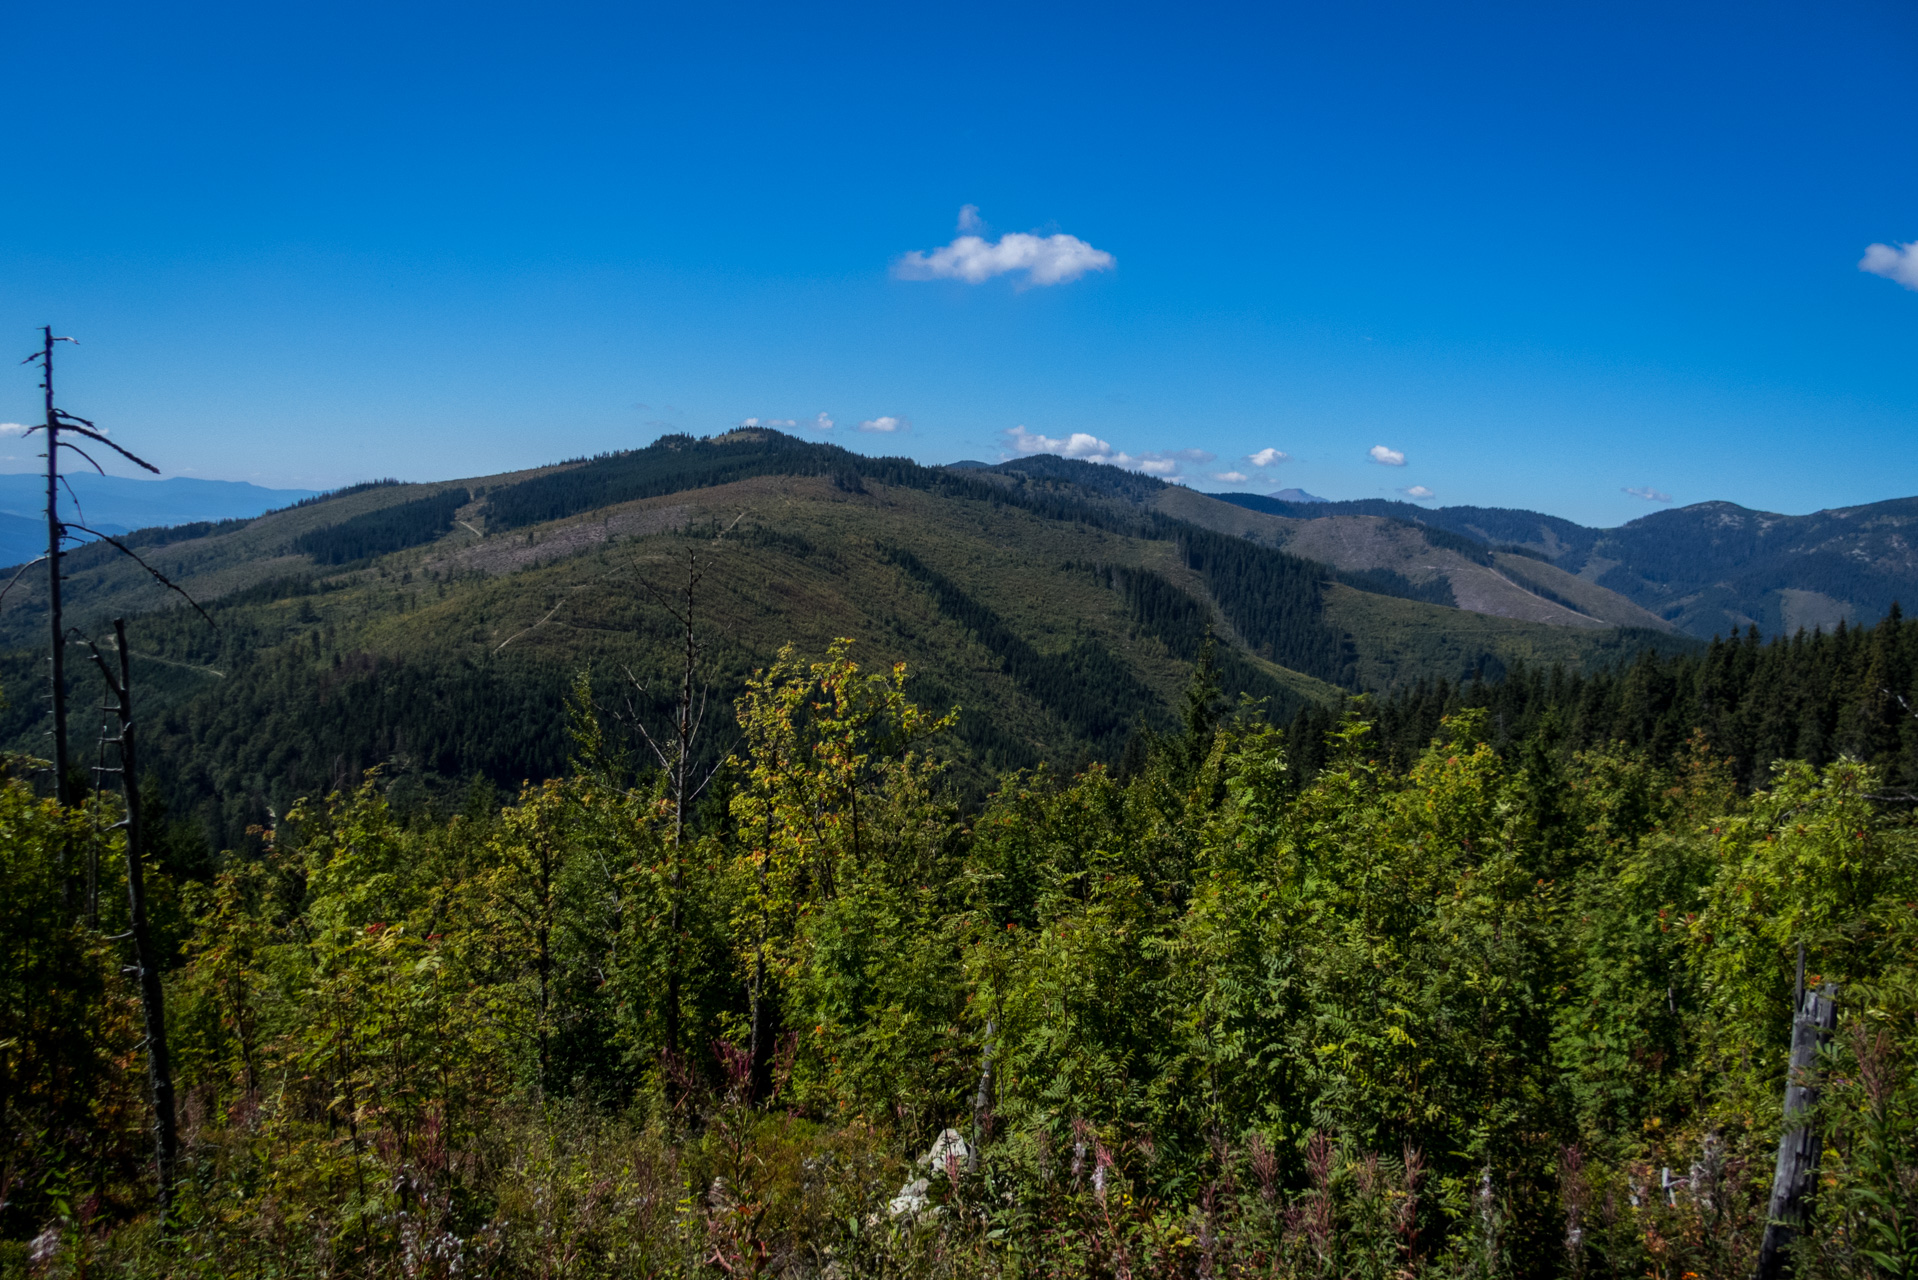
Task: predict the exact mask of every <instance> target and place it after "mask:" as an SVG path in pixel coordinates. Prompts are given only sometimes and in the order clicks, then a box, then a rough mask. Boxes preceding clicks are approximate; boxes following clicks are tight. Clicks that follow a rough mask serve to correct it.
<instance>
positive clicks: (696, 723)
mask: <svg viewBox="0 0 1918 1280" xmlns="http://www.w3.org/2000/svg"><path fill="white" fill-rule="evenodd" d="M745 517H746V513H745V512H744V511H742V512H740V513H739V515H738V516H736V517H734V519H733V522H732V524H729V525H727V526H726V527H725V528H724V529H722V530H720V532H719V533H718V535H717V536H715V537H714V538H713V542H714V544H717V543H718V542H720V541H721V540H722V539H723V538H725V536H726V535H727V534H728V533H731V532H732V531H733V529H734V528H735V527H737V526H738V524H739V522H740V521H741V520H743V519H745ZM633 567H634V573H635V576H636V577H637V578H638V579H639V584H640V586H641V587H643V588H644V589H645V590H646V593H647V594H648V595H650V596H651V597H652V598H653V601H654V603H656V604H658V605H659V606H660V607H661V608H662V609H664V610H665V611H666V612H667V614H668V615H669V616H670V617H671V618H672V619H673V622H674V623H675V625H676V627H677V629H678V631H679V633H680V636H681V645H680V671H679V690H678V696H677V698H676V700H675V705H674V708H673V718H672V721H671V723H670V725H669V726H668V728H667V729H666V731H664V732H662V733H660V734H658V735H655V734H654V733H653V731H652V730H650V729H648V728H647V727H646V721H645V719H644V717H642V716H641V715H640V714H639V713H638V711H637V710H636V709H634V708H632V706H631V703H630V702H629V703H628V709H629V710H628V714H629V717H630V719H631V720H632V722H633V726H634V727H635V728H636V729H638V730H639V734H640V736H641V737H642V738H644V739H645V740H646V745H647V746H648V747H649V748H651V749H652V753H653V758H654V759H656V760H657V761H658V762H659V767H660V769H661V770H662V771H663V772H664V774H665V780H666V795H667V798H668V800H669V801H670V803H671V804H672V813H673V834H672V854H671V862H670V867H669V870H668V873H667V886H668V892H669V894H670V902H669V904H668V909H667V929H668V940H667V953H666V1052H667V1054H668V1055H673V1054H677V1053H678V1052H679V1041H680V1026H679V1005H680V970H681V968H682V967H683V966H682V964H681V962H680V941H681V936H680V935H681V934H682V933H684V932H685V905H686V859H685V843H686V819H687V816H688V811H689V810H690V808H691V807H692V806H693V805H694V804H696V803H698V800H699V796H700V794H701V793H702V792H704V791H705V789H706V786H707V784H708V783H710V782H711V781H712V780H713V778H714V777H715V776H717V775H718V773H719V770H720V768H721V767H722V766H723V764H724V762H725V756H724V755H723V754H722V755H721V757H720V761H719V763H717V764H714V765H713V766H712V767H711V768H710V769H708V770H706V773H705V776H704V777H703V778H695V777H694V774H695V772H696V765H695V750H696V748H697V746H698V743H699V737H700V733H701V731H702V730H703V729H704V728H705V723H706V703H707V698H708V695H709V694H710V693H711V692H712V681H711V679H710V673H708V672H707V671H706V670H705V655H706V642H705V641H704V640H702V639H701V638H700V633H699V627H698V617H697V610H698V604H699V584H700V582H701V581H702V580H703V579H704V578H705V576H706V563H705V562H704V561H703V560H702V559H701V557H700V555H699V551H698V548H697V547H689V548H687V551H686V582H685V585H684V586H683V587H680V588H676V589H674V590H673V591H670V592H668V591H663V590H661V589H660V588H659V587H657V586H655V585H654V584H653V582H652V580H651V579H650V578H648V577H647V576H646V575H645V574H644V573H641V572H639V567H638V565H637V564H635V565H634V566H633ZM626 679H627V681H628V683H630V684H631V685H632V686H633V687H634V688H635V689H637V690H638V691H640V692H642V693H643V692H645V691H646V685H645V684H644V683H643V682H642V681H640V680H639V679H638V678H637V677H636V676H634V675H633V673H632V671H631V670H630V669H628V670H627V671H626Z"/></svg>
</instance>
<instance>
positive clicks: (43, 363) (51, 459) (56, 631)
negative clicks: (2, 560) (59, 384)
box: [0, 325, 213, 808]
mask: <svg viewBox="0 0 1918 1280" xmlns="http://www.w3.org/2000/svg"><path fill="white" fill-rule="evenodd" d="M40 336H41V343H40V349H39V350H38V351H36V352H34V353H33V354H32V355H30V356H28V357H27V358H26V360H25V361H23V362H22V363H37V364H39V366H40V387H41V389H42V390H43V391H44V392H45V393H46V414H47V418H46V421H45V422H44V423H42V424H40V425H39V426H36V427H30V428H28V430H27V434H28V435H32V434H33V433H34V432H35V431H44V432H46V433H47V512H46V514H47V554H46V557H45V559H46V562H47V633H48V643H47V665H48V668H49V677H50V679H49V688H48V692H49V694H50V701H51V702H52V712H53V792H54V796H55V797H56V798H57V799H58V800H59V802H60V804H61V806H62V807H63V808H64V807H65V806H67V805H69V804H71V803H72V802H73V787H72V784H71V781H70V780H69V779H68V777H67V769H68V767H69V764H70V760H69V758H68V754H67V658H66V654H67V631H66V616H65V613H64V611H63V609H62V607H61V601H60V561H61V557H62V555H63V552H62V551H61V546H62V544H64V543H65V542H66V539H67V531H68V530H69V529H78V530H79V531H80V532H82V533H89V534H92V535H93V536H94V537H96V538H98V539H100V540H101V541H102V542H107V543H111V544H112V545H113V546H114V547H116V548H118V549H119V550H120V551H121V552H122V553H123V554H125V555H128V556H131V557H132V558H133V560H134V561H135V563H137V564H138V565H139V566H140V567H141V568H142V569H145V570H146V571H147V572H148V573H150V574H152V575H153V577H154V578H155V579H156V580H158V581H159V583H160V585H161V586H164V587H166V588H167V589H169V590H171V591H178V592H179V593H180V594H181V595H182V596H186V600H187V603H188V604H191V605H192V606H193V607H194V608H195V609H199V612H200V616H201V617H202V618H206V610H204V609H200V605H199V602H198V601H196V600H194V599H193V597H192V596H188V595H187V594H186V592H184V591H180V588H179V587H177V586H175V585H174V584H173V583H172V582H171V581H169V580H168V579H167V576H166V575H165V574H163V573H161V572H160V571H159V570H158V569H155V568H154V567H153V566H152V565H150V564H148V563H147V562H146V561H145V560H142V559H140V557H139V556H138V555H136V554H135V553H134V552H133V551H131V550H130V549H128V547H127V546H126V544H125V543H123V542H121V541H120V540H119V539H118V538H113V537H109V536H108V535H107V534H104V533H102V532H100V531H99V530H98V529H89V528H88V527H87V526H86V525H84V524H82V523H80V522H79V521H77V520H63V519H61V518H60V486H61V485H63V484H65V483H66V480H65V478H64V477H63V476H61V474H60V450H62V449H71V450H72V451H73V452H75V453H77V454H79V455H80V456H81V457H82V458H84V459H85V460H86V462H87V464H88V465H89V466H91V467H92V468H93V469H94V470H95V471H98V472H99V473H100V474H101V475H103V476H104V475H105V474H106V470H105V469H104V468H102V467H101V466H100V464H99V463H98V462H96V461H94V459H93V455H91V454H89V453H88V452H87V451H86V450H85V449H84V448H82V447H81V446H79V445H77V444H75V443H73V441H71V440H62V439H61V438H60V434H61V433H62V432H66V433H67V434H69V435H74V436H79V437H82V438H84V439H86V440H89V441H91V442H93V443H94V444H97V445H101V446H103V447H105V448H108V449H111V450H113V451H114V452H115V453H117V454H119V455H120V456H121V457H122V458H125V459H126V460H127V461H128V462H131V463H133V464H134V465H135V466H137V467H141V468H144V469H145V470H147V471H151V472H152V473H153V474H154V475H156V476H157V475H159V474H160V468H158V467H156V466H154V465H153V464H152V463H151V462H148V461H147V460H146V459H145V458H142V457H139V456H137V455H135V454H132V453H129V452H128V451H127V450H125V449H122V448H121V447H120V446H119V445H117V444H115V443H113V441H111V440H109V439H107V437H106V436H105V435H104V434H102V433H101V431H100V429H99V428H98V427H96V426H94V424H93V423H92V422H91V421H89V420H88V419H86V418H82V417H80V416H79V415H78V414H73V413H68V412H67V411H66V410H65V409H62V408H60V407H59V406H58V405H56V404H55V403H54V400H53V344H54V343H56V342H72V343H75V344H76V345H77V344H78V342H79V339H77V338H56V337H54V335H53V329H52V327H51V326H48V325H42V326H41V327H40ZM67 493H68V495H69V496H71V495H72V494H73V489H72V486H70V485H69V486H68V488H67ZM74 506H75V509H76V514H77V513H78V507H79V503H78V502H77V501H76V502H75V504H74ZM81 518H82V519H84V518H85V517H84V516H82V517H81ZM24 571H25V569H24V568H23V569H22V572H24ZM14 581H15V582H17V581H19V575H18V574H16V575H15V576H14ZM12 587H13V583H12V582H9V583H8V584H7V589H8V590H11V589H12ZM5 594H6V593H5V591H0V596H4V595H5ZM212 621H213V619H211V618H207V622H208V623H209V624H210V623H211V622H212Z"/></svg>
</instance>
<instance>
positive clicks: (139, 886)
mask: <svg viewBox="0 0 1918 1280" xmlns="http://www.w3.org/2000/svg"><path fill="white" fill-rule="evenodd" d="M113 641H114V648H115V649H116V650H117V652H118V655H119V663H118V666H119V676H118V678H117V679H116V678H115V676H114V672H113V669H112V668H111V667H109V666H108V665H107V660H106V658H105V657H104V656H103V655H102V654H101V652H100V647H99V646H98V645H96V644H93V643H92V642H91V641H89V642H88V647H89V648H90V649H92V651H93V662H94V665H95V666H97V667H99V668H100V676H101V678H102V679H104V680H105V681H106V685H107V692H108V693H109V694H110V695H111V698H112V701H111V702H109V703H108V704H107V706H106V707H105V708H103V709H104V710H106V711H107V712H109V713H110V714H112V715H113V717H114V719H115V721H116V722H117V727H118V730H119V732H118V734H117V735H116V736H114V737H112V738H109V739H107V742H108V744H109V745H111V746H114V747H117V748H118V750H119V757H120V763H119V767H118V768H106V767H104V766H102V767H101V772H102V773H108V774H117V775H118V776H119V779H120V796H121V798H122V800H123V801H124V803H125V806H126V813H125V816H124V817H122V818H121V819H120V822H119V824H118V825H119V826H121V827H123V828H124V829H125V830H126V837H127V839H126V861H127V910H128V914H129V916H130V917H131V928H130V929H129V933H130V935H131V937H132V939H133V966H132V968H131V969H130V970H129V972H130V974H131V976H132V977H133V979H134V981H135V982H136V984H137V985H138V986H139V989H140V1012H141V1014H142V1017H143V1021H144V1024H145V1031H146V1054H147V1091H148V1093H149V1095H150V1097H151V1100H152V1103H153V1163H154V1168H155V1170H156V1171H157V1173H158V1175H159V1184H160V1224H161V1226H162V1228H164V1227H165V1225H166V1220H167V1215H168V1214H169V1213H170V1212H171V1210H172V1207H173V1179H174V1171H175V1169H176V1167H177V1164H178V1160H179V1152H180V1139H179V1130H178V1127H177V1125H176V1124H175V1121H174V1108H173V1064H172V1059H171V1057H170V1055H169V1054H168V1052H167V1036H166V1006H165V1003H164V996H163V993H162V991H161V987H160V963H159V960H160V957H159V955H158V953H157V952H156V951H155V950H154V945H153V936H152V931H151V930H150V929H149V928H148V927H147V905H146V867H145V858H146V826H145V824H144V822H143V821H142V815H141V812H140V781H139V755H138V753H137V752H136V751H135V749H134V743H135V737H134V728H135V723H134V717H133V658H132V655H131V654H130V653H128V652H127V624H126V619H124V618H115V619H114V620H113Z"/></svg>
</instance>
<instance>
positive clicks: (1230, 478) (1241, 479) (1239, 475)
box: [1212, 471, 1252, 484]
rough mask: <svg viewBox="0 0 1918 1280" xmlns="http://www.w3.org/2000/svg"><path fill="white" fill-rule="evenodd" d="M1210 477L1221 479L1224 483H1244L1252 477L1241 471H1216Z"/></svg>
mask: <svg viewBox="0 0 1918 1280" xmlns="http://www.w3.org/2000/svg"><path fill="white" fill-rule="evenodd" d="M1212 478H1213V479H1214V480H1223V481H1224V482H1225V483H1226V484H1244V483H1245V482H1246V481H1247V480H1250V479H1251V478H1252V477H1251V476H1248V475H1247V474H1245V472H1243V471H1217V472H1214V473H1213V475H1212Z"/></svg>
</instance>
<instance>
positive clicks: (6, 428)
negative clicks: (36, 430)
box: [0, 422, 33, 436]
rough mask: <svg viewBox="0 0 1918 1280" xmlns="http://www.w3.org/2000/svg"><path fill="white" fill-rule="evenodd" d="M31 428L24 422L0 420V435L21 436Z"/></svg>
mask: <svg viewBox="0 0 1918 1280" xmlns="http://www.w3.org/2000/svg"><path fill="white" fill-rule="evenodd" d="M31 430H33V428H31V427H29V426H28V425H27V424H26V423H24V422H0V436H23V435H25V434H27V432H29V431H31Z"/></svg>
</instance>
